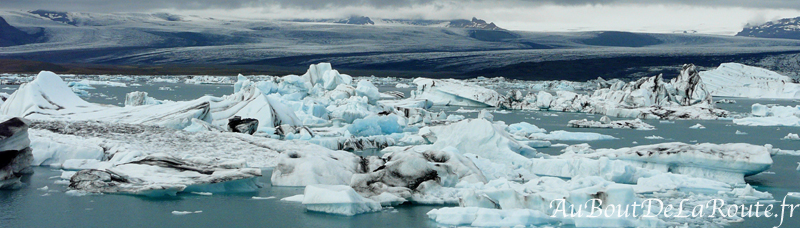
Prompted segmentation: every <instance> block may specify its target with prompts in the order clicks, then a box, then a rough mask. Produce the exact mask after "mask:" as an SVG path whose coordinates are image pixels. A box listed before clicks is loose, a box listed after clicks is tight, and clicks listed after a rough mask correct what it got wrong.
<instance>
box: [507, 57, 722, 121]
mask: <svg viewBox="0 0 800 228" xmlns="http://www.w3.org/2000/svg"><path fill="white" fill-rule="evenodd" d="M512 94H515V95H514V96H511V97H508V98H507V99H508V100H507V102H506V104H508V107H509V108H512V109H529V110H550V111H561V112H586V113H597V114H603V115H607V116H613V117H621V118H640V119H717V118H720V117H726V116H727V115H728V112H727V111H725V110H721V109H717V108H715V107H714V102H713V101H712V96H711V94H710V93H709V92H708V90H707V89H706V88H705V87H704V85H703V84H702V80H701V78H700V76H699V74H698V72H697V68H696V67H695V66H694V65H691V64H687V65H684V66H683V70H682V71H681V74H680V75H679V76H678V77H676V78H674V79H672V80H671V81H669V82H668V83H665V82H664V81H663V80H662V77H661V75H658V76H653V77H646V78H642V79H639V80H637V81H633V82H630V83H628V84H623V83H621V82H619V83H617V84H615V85H613V86H611V87H610V88H604V89H599V90H596V91H594V93H593V94H592V95H583V94H577V93H574V92H569V91H556V95H555V96H553V95H552V94H550V93H548V92H544V91H539V92H538V93H529V94H528V95H525V96H522V94H521V93H518V92H512Z"/></svg>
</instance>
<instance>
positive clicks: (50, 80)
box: [0, 71, 301, 131]
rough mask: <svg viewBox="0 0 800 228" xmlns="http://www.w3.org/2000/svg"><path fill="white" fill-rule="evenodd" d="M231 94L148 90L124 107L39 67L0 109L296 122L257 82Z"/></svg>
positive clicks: (166, 122)
mask: <svg viewBox="0 0 800 228" xmlns="http://www.w3.org/2000/svg"><path fill="white" fill-rule="evenodd" d="M243 84H244V85H242V87H241V88H239V90H237V91H236V92H235V93H234V94H232V95H228V96H223V97H221V98H219V97H210V96H206V97H202V98H199V99H196V100H191V101H182V102H174V103H166V104H156V105H142V104H148V103H158V102H152V101H150V102H149V101H148V100H149V99H147V98H148V97H147V96H146V94H135V95H132V96H131V97H130V99H131V101H130V102H129V103H130V104H129V106H127V107H117V106H104V105H98V104H92V103H89V102H86V101H84V100H82V99H81V98H79V97H78V96H77V95H75V94H74V93H72V91H71V90H70V89H69V88H68V87H67V86H66V84H65V83H64V81H62V80H61V78H60V77H59V76H58V75H56V74H54V73H52V72H47V71H43V72H41V73H39V75H38V76H37V77H36V79H35V80H33V81H31V82H30V83H26V84H24V85H22V86H21V87H20V88H19V89H18V90H17V91H16V92H14V94H12V95H11V97H9V98H8V100H7V101H6V102H4V103H3V105H2V106H0V113H2V114H5V115H11V116H21V117H26V118H30V119H40V120H70V121H80V120H96V121H106V122H115V123H129V124H147V125H157V126H164V127H170V128H176V129H183V128H185V127H187V126H189V125H191V124H192V121H191V120H192V119H199V120H203V121H206V122H209V123H211V124H213V125H216V126H225V125H226V124H227V121H228V119H230V118H232V117H234V116H241V117H249V118H255V119H258V120H259V129H260V130H262V131H263V130H267V129H273V128H274V127H276V126H279V125H282V124H288V125H300V124H301V122H300V120H299V119H298V118H297V117H296V116H295V113H294V112H293V111H292V110H291V109H289V108H288V107H286V105H284V104H283V103H281V101H280V98H278V97H276V96H275V95H266V94H264V93H262V92H261V90H260V89H259V88H258V86H257V84H255V83H250V82H249V81H246V82H243Z"/></svg>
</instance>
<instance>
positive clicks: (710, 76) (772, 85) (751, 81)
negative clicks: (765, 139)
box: [700, 63, 800, 99]
mask: <svg viewBox="0 0 800 228" xmlns="http://www.w3.org/2000/svg"><path fill="white" fill-rule="evenodd" d="M700 77H701V78H703V85H704V86H705V88H706V89H708V91H709V92H710V93H711V95H714V96H722V97H747V98H782V99H796V98H800V84H797V83H794V81H793V80H792V78H790V77H788V76H784V75H781V74H778V73H776V72H773V71H770V70H767V69H764V68H759V67H753V66H747V65H744V64H739V63H723V64H721V65H720V66H719V67H717V68H716V69H714V70H710V71H703V72H700Z"/></svg>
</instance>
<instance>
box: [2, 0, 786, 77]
mask: <svg viewBox="0 0 800 228" xmlns="http://www.w3.org/2000/svg"><path fill="white" fill-rule="evenodd" d="M0 17H3V18H5V20H6V21H7V23H4V24H9V25H8V26H5V27H3V28H4V31H5V30H8V31H12V32H3V33H2V35H4V36H12V34H16V35H13V37H23V38H24V39H19V38H13V39H6V40H14V42H10V41H9V42H6V43H7V44H8V45H6V46H3V47H0V59H19V60H32V61H39V62H46V63H54V64H57V65H60V66H64V67H65V68H70V69H75V67H79V68H81V69H86V68H87V67H90V66H93V65H102V68H103V69H108V68H113V66H126V67H127V66H154V67H157V66H171V67H176V68H178V67H180V66H185V67H187V68H193V69H197V70H204V69H208V68H209V67H210V68H218V69H220V70H219V71H214V72H225V73H227V72H231V71H235V70H239V69H243V70H246V71H247V72H253V71H251V70H252V69H256V68H262V69H281V70H285V71H293V70H304V69H306V68H307V67H308V65H309V64H314V63H318V62H333V63H334V64H336V66H337V68H339V69H342V70H348V71H358V72H367V73H369V74H373V73H375V72H377V71H387V72H403V76H413V75H415V74H417V75H419V74H422V73H429V74H442V75H448V76H457V77H471V76H479V75H484V76H504V77H510V78H529V79H532V78H537V79H544V78H548V79H559V78H575V79H577V80H580V79H581V78H583V79H590V78H597V77H598V76H602V77H605V78H614V77H626V76H627V75H628V74H630V73H631V72H636V71H641V70H642V69H644V71H645V72H646V73H648V74H650V73H653V74H655V73H658V72H659V71H652V72H651V71H648V70H647V69H650V68H656V69H665V70H664V72H668V73H669V72H675V70H670V69H667V68H664V67H663V66H680V65H681V64H683V63H689V62H693V63H696V64H698V65H700V66H708V67H716V66H717V65H719V64H720V63H722V61H727V62H732V61H733V62H742V61H755V62H758V61H760V60H763V59H766V58H771V56H775V55H787V56H789V55H792V54H796V53H800V41H794V40H783V39H757V38H748V37H729V36H715V35H701V34H645V33H630V32H614V31H606V32H567V33H549V32H548V33H545V32H524V31H509V30H503V29H493V28H496V25H495V27H491V26H489V25H492V24H491V23H486V22H485V21H483V22H481V21H480V20H477V19H475V20H472V21H470V23H473V24H471V25H468V26H465V27H464V28H452V27H446V26H447V23H448V22H447V21H444V22H442V23H436V22H435V21H425V20H394V21H392V23H387V21H386V20H380V19H376V20H373V22H374V23H375V24H374V25H369V26H360V25H350V24H339V23H336V22H337V21H328V22H319V21H309V22H305V21H281V20H255V19H247V20H245V19H237V20H225V19H218V18H207V17H202V16H193V15H172V14H143V13H115V14H94V13H63V14H55V15H54V14H45V16H42V15H41V14H35V13H31V12H20V11H0ZM354 19H355V20H352V21H353V22H354V23H355V22H356V21H358V20H361V21H362V22H363V21H365V20H363V19H365V18H360V17H358V18H354ZM366 19H369V18H366ZM370 20H372V19H370ZM349 21H351V20H348V22H349ZM67 22H74V23H67ZM356 24H364V23H361V22H359V23H356ZM367 24H368V23H367ZM417 24H419V25H417ZM476 25H485V26H478V27H476ZM486 26H489V27H486ZM479 27H480V28H479ZM22 31H41V33H37V34H39V35H40V36H39V37H37V35H30V34H28V35H25V34H27V33H20V32H22ZM31 36H33V37H31ZM34 38H35V39H34ZM20 40H21V41H22V42H20ZM798 58H800V57H787V58H782V59H780V60H779V61H780V62H775V61H772V60H770V61H764V64H772V65H775V66H777V65H781V64H783V65H791V64H794V65H797V62H798V61H796V60H797V59H798ZM791 61H794V62H795V63H791ZM578 63H581V64H578ZM784 63H785V64H784ZM755 65H756V66H762V65H758V64H755ZM783 65H781V66H783ZM794 65H791V66H794ZM0 67H3V66H0ZM623 67H624V69H619V68H623ZM139 68H141V67H139ZM120 69H123V70H124V69H126V68H125V67H122V68H120ZM792 69H794V68H792ZM2 70H3V69H2V68H0V72H1V71H2ZM773 70H775V69H773ZM131 71H132V72H133V71H135V72H154V73H158V70H157V69H153V68H147V69H137V70H131ZM81 72H84V71H81ZM104 72H117V71H105V70H104ZM165 72H182V71H180V70H166V69H165ZM192 72H194V71H192ZM414 72H417V73H414ZM301 73H302V72H301ZM376 75H380V74H376Z"/></svg>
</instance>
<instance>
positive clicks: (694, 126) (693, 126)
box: [689, 123, 706, 129]
mask: <svg viewBox="0 0 800 228" xmlns="http://www.w3.org/2000/svg"><path fill="white" fill-rule="evenodd" d="M689 128H691V129H706V127H705V126H703V125H701V124H699V123H698V124H695V125H692V126H691V127H689Z"/></svg>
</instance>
